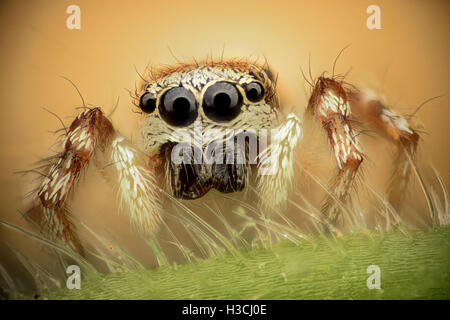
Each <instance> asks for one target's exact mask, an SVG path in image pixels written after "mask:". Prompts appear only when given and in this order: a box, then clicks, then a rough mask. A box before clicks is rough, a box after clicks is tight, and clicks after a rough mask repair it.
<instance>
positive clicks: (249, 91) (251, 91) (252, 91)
mask: <svg viewBox="0 0 450 320" xmlns="http://www.w3.org/2000/svg"><path fill="white" fill-rule="evenodd" d="M244 89H245V95H246V96H247V99H248V100H249V101H251V102H258V101H260V100H261V99H262V98H263V97H264V88H263V86H262V85H261V84H260V83H259V82H251V83H249V84H246V85H245V87H244Z"/></svg>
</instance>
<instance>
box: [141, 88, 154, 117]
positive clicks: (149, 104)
mask: <svg viewBox="0 0 450 320" xmlns="http://www.w3.org/2000/svg"><path fill="white" fill-rule="evenodd" d="M139 108H141V110H142V111H144V112H145V113H152V112H153V111H154V110H155V108H156V99H155V98H154V97H153V95H152V94H151V93H150V92H146V93H144V94H143V95H142V96H141V99H140V100H139Z"/></svg>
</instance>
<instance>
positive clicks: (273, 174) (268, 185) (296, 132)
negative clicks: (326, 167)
mask: <svg viewBox="0 0 450 320" xmlns="http://www.w3.org/2000/svg"><path fill="white" fill-rule="evenodd" d="M301 129H302V128H301V122H300V120H299V119H298V117H297V116H296V115H295V114H293V113H290V114H289V115H288V116H287V117H286V121H285V122H284V123H282V124H281V125H280V126H278V127H277V128H275V130H273V131H272V134H271V139H272V141H271V144H270V146H269V147H268V148H267V149H266V150H263V151H262V152H261V154H260V156H259V158H260V159H259V162H258V170H259V175H260V177H259V179H258V185H257V190H258V193H259V195H260V199H261V207H262V208H263V209H268V208H277V207H280V206H281V205H282V204H285V203H286V202H287V199H288V192H289V188H290V187H291V185H292V180H293V177H294V166H293V165H294V151H295V147H296V146H297V143H298V142H299V141H300V140H301V137H302V130H301Z"/></svg>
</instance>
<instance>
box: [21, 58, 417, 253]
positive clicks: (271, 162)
mask: <svg viewBox="0 0 450 320" xmlns="http://www.w3.org/2000/svg"><path fill="white" fill-rule="evenodd" d="M342 81H343V80H342V79H341V78H338V77H334V76H332V77H331V78H327V77H324V76H321V77H319V78H318V79H317V80H316V81H315V82H314V83H310V84H311V85H312V86H313V91H312V94H311V98H310V100H309V103H308V106H307V114H308V116H307V117H305V121H310V120H312V121H316V122H318V123H320V124H321V125H322V126H323V128H324V130H325V132H326V133H327V136H328V139H329V142H330V144H331V147H332V150H333V152H334V155H335V159H336V162H337V167H338V169H337V173H336V176H335V179H333V183H332V186H331V192H330V194H329V196H328V197H327V198H326V199H325V202H324V206H323V207H322V213H323V219H324V223H325V224H326V225H327V226H328V227H329V226H331V227H332V226H333V225H334V224H335V223H336V222H337V219H338V218H339V212H340V209H341V207H342V203H343V202H345V201H347V200H348V198H349V195H350V191H351V189H352V186H353V185H354V180H355V177H356V175H357V174H358V169H359V167H360V165H361V163H362V161H363V154H362V152H361V148H360V146H359V143H358V135H357V134H356V133H355V130H354V128H352V124H351V117H352V113H351V112H350V110H351V109H352V110H353V111H356V112H357V113H358V114H359V115H360V117H361V118H362V119H365V120H367V121H368V122H371V123H372V124H374V125H375V127H377V128H378V129H379V130H381V131H383V132H385V133H387V134H388V136H390V137H391V139H392V140H393V141H395V142H397V145H398V150H399V151H398V152H399V159H400V161H398V163H397V167H396V171H395V175H394V179H393V184H392V187H391V193H398V192H400V193H401V192H403V191H404V188H405V186H406V182H407V180H408V176H409V171H410V167H411V165H410V160H411V159H413V156H414V153H415V150H416V147H417V142H418V135H417V133H416V132H415V131H414V130H413V129H412V128H411V127H410V126H409V125H408V124H407V122H406V121H405V119H403V118H402V117H401V116H399V115H397V114H395V113H394V112H393V111H392V110H389V109H388V108H387V107H386V106H385V105H384V104H383V103H382V102H380V101H378V100H377V99H375V98H373V97H370V96H369V95H366V94H361V93H356V92H355V91H349V90H347V89H345V88H344V85H343V82H342ZM134 104H135V105H136V106H137V107H138V108H139V109H140V113H141V117H142V118H141V132H142V138H143V139H142V141H143V145H142V147H136V146H134V145H133V144H132V143H131V142H130V141H128V140H127V139H126V138H125V137H123V136H122V135H121V134H120V133H119V132H117V131H116V130H115V129H114V127H113V125H112V123H111V121H110V120H109V119H108V118H107V117H106V116H105V115H104V114H103V112H102V110H101V109H100V108H99V107H95V108H87V110H85V111H84V112H82V113H81V114H79V115H78V117H77V118H76V119H75V120H74V121H73V122H72V124H71V125H70V126H69V127H68V128H67V130H66V135H65V137H64V142H63V151H62V152H61V153H60V154H58V155H57V156H55V157H52V158H51V160H50V162H49V163H48V169H47V170H48V171H47V172H46V173H45V178H44V179H43V181H42V183H41V185H40V187H39V189H38V190H37V192H36V198H37V200H38V202H39V204H38V205H37V206H36V207H35V208H34V209H36V210H30V217H31V218H33V220H34V221H36V222H37V223H38V224H39V225H40V226H41V227H45V230H47V231H48V232H49V233H50V234H52V235H53V236H54V237H55V238H57V239H61V240H64V241H66V243H68V244H69V245H71V246H72V247H73V248H74V249H76V250H77V251H78V252H80V253H82V252H83V247H82V245H81V242H80V240H79V239H78V237H77V235H76V232H75V230H74V228H73V226H72V224H71V223H70V220H69V217H68V213H67V205H68V201H69V197H68V196H69V194H70V191H71V190H73V189H74V185H75V183H76V181H77V179H78V177H79V175H80V172H81V171H82V170H83V169H84V168H85V167H86V166H87V165H88V164H89V163H91V162H93V163H94V164H95V165H96V167H98V168H99V169H101V172H102V173H103V174H104V175H105V177H106V178H107V180H108V181H110V182H111V184H112V185H113V186H115V188H114V189H115V191H116V192H117V195H118V199H119V202H120V206H121V208H122V209H123V210H124V211H125V212H127V213H128V214H129V216H130V218H131V221H132V222H133V224H134V225H135V226H136V227H137V228H138V229H139V230H141V231H143V232H147V233H153V234H154V232H155V231H156V230H157V227H158V225H159V222H160V221H161V219H162V209H161V202H162V199H163V197H164V194H166V195H169V196H170V197H175V198H180V199H188V200H191V199H197V198H200V197H202V196H203V195H205V194H206V193H207V192H209V191H210V190H211V189H216V190H218V191H220V192H225V193H229V192H239V191H242V190H244V189H245V188H246V187H247V184H248V179H249V178H248V177H249V175H250V173H252V172H253V173H255V175H256V179H255V181H256V188H255V190H256V191H257V194H258V195H259V196H260V201H259V205H260V209H261V210H266V209H271V208H274V207H277V206H280V205H282V204H283V203H286V202H287V199H288V193H289V186H290V185H291V181H292V178H293V176H294V169H293V163H294V162H295V158H294V157H295V152H294V150H295V149H296V146H297V143H298V141H299V140H300V138H301V137H302V135H301V132H302V131H301V122H300V120H299V117H298V116H297V115H295V114H293V113H291V114H289V115H287V117H285V118H284V119H282V116H281V115H282V113H281V112H280V105H279V99H278V95H277V92H276V81H275V80H274V78H273V76H272V73H271V72H270V71H269V69H268V68H267V66H266V65H259V64H257V63H250V62H246V61H242V60H239V61H236V60H228V61H206V62H202V63H192V64H180V65H177V66H174V67H168V68H163V69H159V70H157V71H155V72H149V74H148V75H145V76H143V77H142V81H141V83H140V84H139V85H138V86H137V89H136V91H135V95H134ZM268 136H270V137H268ZM211 146H213V147H212V148H211ZM300 152H301V150H300Z"/></svg>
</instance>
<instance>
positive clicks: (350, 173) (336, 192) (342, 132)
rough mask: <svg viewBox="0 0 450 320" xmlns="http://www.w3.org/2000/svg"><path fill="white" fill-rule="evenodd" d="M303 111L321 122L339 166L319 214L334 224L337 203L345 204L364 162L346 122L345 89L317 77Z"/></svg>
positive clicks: (356, 141) (346, 102) (336, 215)
mask: <svg viewBox="0 0 450 320" xmlns="http://www.w3.org/2000/svg"><path fill="white" fill-rule="evenodd" d="M306 112H307V113H309V114H310V115H312V116H313V118H315V119H316V120H318V121H320V123H321V124H322V126H323V128H324V129H325V131H326V132H327V135H328V139H329V141H330V143H331V147H332V149H333V152H334V156H335V158H336V161H337V164H338V167H339V171H338V173H337V175H336V177H335V179H334V180H333V184H332V186H331V190H330V194H329V195H328V196H327V198H326V200H325V203H324V205H323V207H322V213H323V214H324V216H325V217H326V219H327V220H328V222H329V223H331V224H333V225H335V224H336V222H337V219H338V217H339V213H340V211H341V210H340V208H341V204H340V203H344V202H345V201H346V200H347V199H348V198H349V194H350V190H351V188H352V186H353V183H354V180H355V177H356V175H357V173H358V169H359V167H360V165H361V163H362V161H363V155H362V152H361V149H360V147H359V143H358V139H357V135H356V134H355V133H354V131H353V129H352V125H351V122H350V121H349V116H350V106H349V101H348V99H347V94H346V92H345V89H344V88H343V87H342V85H341V84H340V83H339V82H337V81H335V80H333V79H329V78H325V77H319V78H318V79H317V81H316V84H315V87H314V90H313V92H312V95H311V97H310V99H309V102H308V107H307V110H306ZM336 200H339V201H336Z"/></svg>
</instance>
